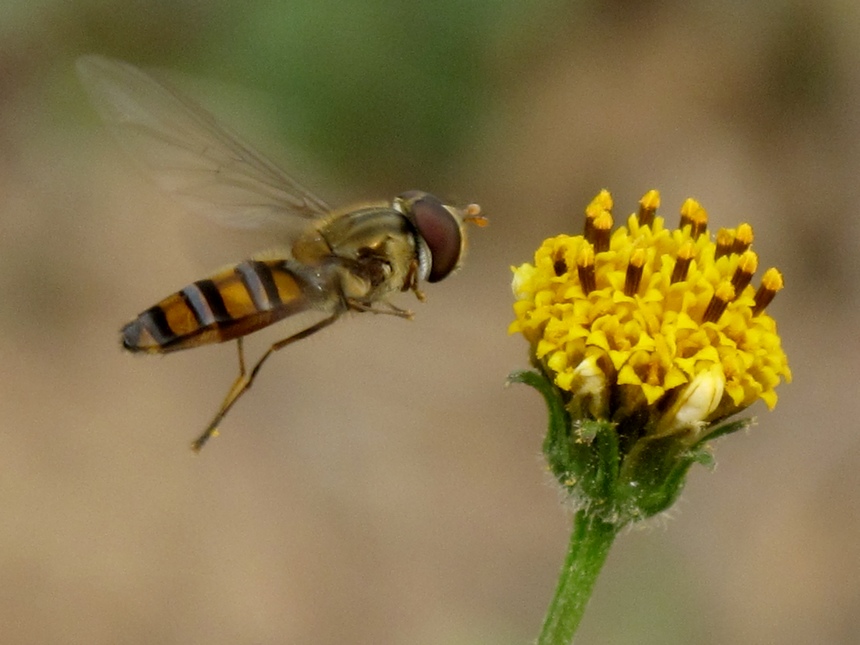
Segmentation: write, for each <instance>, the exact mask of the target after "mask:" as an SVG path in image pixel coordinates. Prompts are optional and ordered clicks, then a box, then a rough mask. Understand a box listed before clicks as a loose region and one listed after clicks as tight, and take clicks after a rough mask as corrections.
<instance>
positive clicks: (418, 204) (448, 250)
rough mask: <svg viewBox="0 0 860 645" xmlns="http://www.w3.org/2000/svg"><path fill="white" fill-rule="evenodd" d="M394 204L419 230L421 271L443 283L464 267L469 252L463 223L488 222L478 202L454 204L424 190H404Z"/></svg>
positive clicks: (435, 280) (430, 279)
mask: <svg viewBox="0 0 860 645" xmlns="http://www.w3.org/2000/svg"><path fill="white" fill-rule="evenodd" d="M394 203H395V207H396V208H397V209H398V210H400V212H402V213H403V215H404V216H405V217H406V218H407V219H408V220H409V221H410V222H412V224H413V226H415V229H416V231H417V233H418V238H419V240H418V241H419V245H418V247H419V248H418V264H419V273H420V277H421V279H422V280H427V282H439V281H440V280H442V279H443V278H445V277H447V276H448V275H449V274H451V273H452V272H453V271H456V270H457V269H458V268H460V264H461V263H462V261H463V257H464V256H465V254H466V232H465V230H464V228H463V222H471V223H474V224H477V225H478V226H486V224H487V219H486V218H485V217H484V216H483V215H481V207H480V206H478V205H477V204H469V205H468V206H466V207H464V208H459V207H457V206H450V205H448V204H443V203H442V202H441V201H440V200H439V198H438V197H434V196H433V195H431V194H430V193H425V192H423V191H420V190H410V191H407V192H405V193H401V194H400V195H398V196H397V198H396V199H395V200H394ZM422 243H423V244H422Z"/></svg>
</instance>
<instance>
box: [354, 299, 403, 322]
mask: <svg viewBox="0 0 860 645" xmlns="http://www.w3.org/2000/svg"><path fill="white" fill-rule="evenodd" d="M380 302H381V304H382V305H384V306H385V307H386V308H385V309H382V308H377V307H374V306H373V305H368V304H365V303H363V302H359V301H358V300H351V299H350V300H347V304H348V305H349V308H350V309H352V310H353V311H363V312H370V313H372V314H386V315H388V316H397V317H398V318H406V320H412V319H413V318H414V317H415V314H414V313H413V312H411V311H409V310H408V309H401V308H400V307H398V306H396V305H393V304H391V303H390V302H388V301H387V300H382V301H380Z"/></svg>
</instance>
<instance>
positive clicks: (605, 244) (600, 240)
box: [586, 211, 613, 253]
mask: <svg viewBox="0 0 860 645" xmlns="http://www.w3.org/2000/svg"><path fill="white" fill-rule="evenodd" d="M593 224H594V228H593V230H592V238H593V239H590V240H588V241H589V242H591V243H592V244H593V245H594V252H595V253H603V252H604V251H608V250H609V237H610V236H611V234H612V224H613V221H612V214H611V213H610V212H609V211H603V212H602V213H600V215H598V216H597V217H595V218H594V222H593ZM586 239H588V238H586Z"/></svg>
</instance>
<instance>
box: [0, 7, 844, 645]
mask: <svg viewBox="0 0 860 645" xmlns="http://www.w3.org/2000/svg"><path fill="white" fill-rule="evenodd" d="M83 53H100V54H104V55H109V56H114V57H119V58H122V59H125V60H128V61H131V62H134V63H135V64H137V65H140V66H144V67H146V66H155V67H164V68H169V69H172V70H176V71H178V72H181V73H182V74H185V75H188V78H189V80H188V81H187V82H185V81H180V84H182V86H183V88H184V89H187V90H188V92H189V94H191V95H192V96H196V97H197V98H198V99H200V100H202V101H203V102H205V103H206V104H207V106H209V107H210V108H211V109H212V111H214V112H216V113H217V114H219V115H220V116H221V117H222V118H223V119H224V120H225V121H227V122H228V123H230V124H231V125H232V126H233V128H234V129H236V130H239V131H241V132H243V133H246V134H247V138H248V139H250V140H251V141H253V142H255V143H257V144H259V146H260V147H261V148H262V149H263V150H264V151H265V152H267V153H269V154H270V155H271V156H273V157H274V158H275V159H278V160H281V161H283V162H284V163H285V164H286V165H288V166H289V167H290V168H293V169H295V170H296V171H298V174H299V176H300V177H301V178H302V179H303V180H304V181H305V182H306V183H307V184H309V185H310V186H312V187H313V188H314V189H316V190H317V191H318V192H319V193H320V194H321V195H323V196H324V197H326V198H329V199H331V201H333V202H338V203H340V202H341V201H342V202H349V201H350V200H363V199H368V198H371V199H377V198H388V197H389V196H391V195H393V194H396V193H397V192H401V191H403V190H407V189H413V188H420V189H424V190H428V191H431V192H433V193H436V194H439V195H443V196H445V197H448V198H451V199H454V200H459V201H460V202H462V203H465V202H468V201H477V202H479V203H481V204H482V206H483V207H484V210H485V212H486V213H487V214H488V215H489V216H490V217H491V226H490V227H489V228H487V229H483V230H477V229H475V230H473V231H472V236H471V251H470V255H469V257H468V259H467V264H466V266H465V267H464V269H463V270H462V272H460V273H459V274H458V275H456V276H454V277H452V278H451V279H449V280H447V281H445V282H443V283H441V284H439V285H431V286H430V288H428V289H427V295H428V302H427V303H426V304H424V305H421V304H419V303H417V302H414V300H410V297H409V296H404V297H403V298H402V299H401V300H400V301H398V302H399V304H401V306H408V307H410V308H414V309H416V310H417V313H418V315H417V316H416V319H415V321H414V322H412V323H405V322H404V321H402V320H398V319H394V318H393V317H392V318H389V317H381V318H380V317H373V316H355V317H354V318H353V319H350V320H346V321H344V322H341V323H339V324H338V325H337V326H336V327H335V328H332V329H329V330H326V331H325V332H323V333H320V334H319V335H317V336H315V337H313V338H312V339H309V340H307V341H303V342H302V343H300V344H298V345H296V346H294V347H291V348H289V349H288V350H286V351H284V352H283V353H282V354H281V355H278V356H276V357H275V358H273V360H272V361H271V362H270V363H269V364H268V365H267V366H266V369H265V370H264V371H263V373H262V376H261V378H260V380H259V381H258V382H257V384H256V385H255V387H254V389H253V391H252V392H251V393H249V394H248V395H247V396H246V397H245V398H244V399H243V400H242V401H241V402H240V404H239V405H238V406H237V407H236V408H235V409H234V411H233V412H232V413H231V414H230V416H229V417H228V418H227V420H226V422H225V423H224V424H223V425H222V436H221V437H219V438H218V439H216V440H214V441H213V442H212V443H211V444H210V445H209V446H208V447H207V448H206V449H205V450H204V452H203V454H201V455H199V456H195V455H193V454H192V453H191V451H190V450H189V449H188V444H189V442H190V440H191V439H192V438H193V437H195V436H196V435H197V433H199V432H200V431H201V430H202V429H203V427H204V426H205V425H206V423H207V422H208V420H209V419H210V417H211V415H212V414H213V412H214V411H215V409H216V407H217V405H218V403H219V402H220V401H221V399H222V397H223V395H224V393H225V392H226V390H227V388H228V386H229V385H230V383H231V382H232V380H233V378H234V375H235V370H236V357H235V350H234V348H233V347H232V346H213V347H206V348H201V349H198V350H195V351H193V352H187V353H180V354H176V355H172V356H169V357H166V358H152V357H143V358H141V357H134V356H131V355H128V354H126V353H123V352H121V350H120V348H119V343H118V329H119V328H120V326H121V325H122V324H123V323H125V322H127V321H128V320H130V319H131V318H133V317H134V316H135V315H136V314H137V313H138V312H139V311H141V310H143V309H145V308H147V307H149V306H150V305H151V304H153V303H155V302H156V301H158V300H159V299H160V298H162V297H163V296H165V295H167V294H169V293H171V292H172V291H174V290H176V289H179V288H181V287H182V286H184V285H185V284H187V283H189V282H192V281H193V280H196V279H199V278H202V277H205V276H206V275H208V274H209V273H211V272H212V271H213V270H214V269H216V268H218V267H220V266H223V265H225V264H228V263H230V262H234V261H238V260H240V259H242V257H244V256H245V255H246V254H247V252H248V251H249V250H251V249H248V248H246V245H247V243H248V240H246V239H244V238H242V237H241V236H239V235H238V234H237V233H235V232H233V231H229V230H225V229H222V228H218V227H216V226H213V225H212V224H211V223H210V222H208V221H205V220H204V219H200V218H197V217H194V216H191V215H187V214H185V213H184V212H183V210H182V209H181V207H179V206H178V205H177V204H176V203H175V202H173V201H172V200H171V199H170V198H169V197H168V196H165V195H164V194H162V193H159V192H158V191H157V190H156V189H155V188H154V187H153V185H152V184H151V183H150V182H149V181H148V180H147V178H146V177H145V176H143V175H142V174H141V173H140V172H139V171H138V170H137V169H136V167H135V166H134V164H133V163H130V162H129V161H128V160H127V159H126V157H124V156H123V154H122V152H121V151H120V150H119V148H118V147H117V145H116V144H115V143H114V142H113V140H111V139H110V137H109V135H108V134H107V133H106V131H105V130H104V128H103V127H102V126H101V124H100V123H99V122H98V120H97V118H96V116H95V111H94V110H93V108H92V106H91V105H90V104H89V102H88V100H87V98H86V96H85V95H84V92H83V90H82V88H81V87H80V85H79V83H78V82H77V79H76V77H75V74H74V61H75V58H76V57H77V56H79V55H80V54H83ZM858 115H860V5H857V4H856V3H850V2H837V1H834V0H831V1H827V0H825V1H823V2H811V1H809V0H807V1H806V2H801V1H790V0H785V1H764V2H757V3H747V2H731V1H730V2H722V3H718V6H717V4H716V3H705V2H680V1H671V0H667V1H663V2H657V1H646V2H638V3H629V2H618V1H616V2H598V1H592V2H560V1H558V0H529V1H527V2H524V1H522V0H492V1H490V0H485V1H483V2H480V1H478V2H462V0H434V2H397V1H395V0H375V1H372V2H368V1H367V0H338V1H337V2H332V1H330V0H294V1H292V2H274V1H268V2H267V1H258V2H242V3H240V2H235V1H228V0H215V1H212V2H206V3H202V2H193V1H190V0H180V1H179V2H170V3H168V2H156V3H153V2H147V1H145V0H132V1H129V0H123V1H122V2H120V1H117V0H77V1H76V2H61V1H59V0H37V1H35V2H33V1H30V0H27V1H26V2H25V1H24V0H5V1H4V2H3V3H2V5H0V301H2V304H3V306H2V308H0V338H2V340H0V379H2V387H0V393H2V394H0V509H2V514H3V521H2V523H0V579H2V583H3V584H2V587H0V634H2V641H3V643H9V644H13V643H14V644H17V643H131V644H134V643H141V644H144V643H147V644H148V643H183V644H188V643H207V644H220V643H224V644H228V643H229V644H243V643H248V644H251V643H254V644H269V643H271V644H277V643H314V644H317V643H319V644H333V643H355V644H371V643H372V644H379V645H389V644H392V645H394V644H401V643H420V644H432V645H436V644H439V645H449V644H451V645H461V644H463V645H466V644H468V645H473V644H474V645H483V644H490V643H492V644H494V645H500V644H514V643H528V642H531V641H532V640H533V639H534V638H535V637H536V635H537V633H538V630H539V627H540V624H541V622H542V619H543V613H544V610H545V609H546V607H547V605H548V602H549V598H550V597H551V594H552V592H553V589H554V585H555V582H556V576H557V573H558V569H559V567H560V566H561V562H562V558H563V555H564V551H565V548H566V543H567V538H568V532H569V522H570V516H569V513H567V512H566V511H564V510H563V509H562V508H561V507H560V505H559V496H558V494H557V493H556V491H555V489H554V487H553V486H552V485H551V483H550V478H549V476H548V475H547V473H546V472H545V469H544V465H543V462H542V459H541V457H540V445H541V440H542V436H543V432H544V422H545V413H544V410H543V405H542V402H541V401H540V399H539V397H538V396H537V394H536V393H534V392H533V391H531V390H527V389H526V388H525V387H511V388H507V389H506V388H505V387H504V382H505V377H506V376H507V374H508V373H509V372H510V371H511V370H513V369H517V368H522V367H525V366H526V363H527V358H526V347H525V342H524V341H523V340H522V339H521V338H519V337H509V336H507V334H506V329H507V326H508V324H509V322H510V319H511V315H512V314H511V296H510V287H509V283H510V269H509V266H510V265H511V264H519V263H522V262H524V261H528V260H529V259H530V258H531V257H532V254H533V252H534V249H535V248H537V246H538V244H539V243H540V241H541V240H542V239H543V238H544V237H546V236H548V235H552V234H556V233H559V232H571V233H578V232H579V231H580V230H581V226H582V218H583V216H582V213H583V209H584V207H585V205H586V204H587V203H588V201H589V200H590V199H591V198H592V197H593V196H594V195H595V194H596V193H597V191H598V190H599V189H601V188H604V187H605V188H609V189H610V190H611V191H612V193H613V195H614V197H615V203H616V213H617V214H619V215H624V214H626V213H628V212H631V211H633V210H634V209H635V207H636V203H637V201H638V199H639V197H640V196H641V195H642V194H643V193H644V192H645V191H646V190H647V189H650V188H658V189H660V190H661V192H662V197H663V208H662V211H661V212H662V213H663V214H664V215H666V216H667V218H668V219H669V221H670V222H674V221H675V213H677V210H678V208H679V207H680V204H681V203H682V201H683V200H684V198H686V197H687V196H693V197H696V198H697V199H699V200H700V201H701V202H702V203H703V205H704V206H705V207H706V208H707V209H708V211H709V212H710V215H711V226H712V228H713V229H716V228H719V227H721V226H726V227H733V226H735V225H736V224H737V223H739V222H741V221H747V222H750V223H751V224H752V225H753V227H754V228H755V231H756V241H755V245H754V248H755V249H756V250H757V251H758V252H759V254H760V257H761V261H762V263H763V268H766V267H768V266H778V267H779V268H780V269H781V270H782V271H783V273H784V274H785V277H786V282H787V288H786V289H785V291H783V292H782V293H780V294H779V296H778V297H777V299H776V301H775V302H774V304H773V305H772V306H771V307H770V308H769V311H770V313H771V314H772V315H773V316H774V317H775V318H776V319H777V321H778V323H779V326H780V330H781V333H782V337H783V342H784V346H785V349H786V351H787V353H788V355H789V359H790V364H791V366H792V369H793V371H794V375H795V380H794V382H793V383H792V384H790V385H787V386H786V385H783V386H782V387H780V388H779V390H778V392H779V394H780V403H779V405H778V406H777V408H776V410H775V411H774V412H772V413H767V411H766V409H765V408H764V406H763V405H761V404H758V405H757V406H756V407H755V408H754V409H753V410H752V412H753V413H754V414H757V415H758V417H759V418H758V425H757V426H756V427H754V428H753V429H752V431H750V432H749V433H748V434H746V435H743V436H735V437H732V438H731V439H729V440H726V441H725V442H722V443H718V445H717V450H716V455H717V461H718V467H717V468H716V469H715V471H714V472H709V471H707V470H706V469H704V468H696V469H694V470H693V471H692V472H691V474H690V478H689V484H688V486H687V488H686V491H685V493H684V495H683V498H682V500H681V501H680V503H679V504H678V505H677V506H676V507H675V509H674V510H673V511H672V512H671V514H670V517H669V518H668V519H666V518H664V519H662V520H660V521H656V522H651V523H650V524H649V526H648V527H645V528H644V529H637V530H633V531H629V532H626V533H624V534H623V535H622V536H621V537H620V538H619V539H618V541H617V544H616V546H615V548H614V550H613V551H612V553H611V555H610V557H609V561H608V563H607V566H606V570H605V572H604V575H603V576H602V578H601V579H600V581H599V583H598V586H597V589H596V592H595V595H594V597H593V600H592V602H591V605H590V607H589V611H588V612H587V613H586V617H585V620H584V623H583V625H582V628H581V630H580V634H579V639H578V641H577V642H580V643H610V644H616V643H622V644H627V643H631V644H650V643H655V644H656V643H660V644H667V643H670V644H675V643H677V644H682V643H684V644H685V643H702V644H718V643H719V644H723V643H744V644H745V643H756V644H758V643H781V644H785V643H789V644H790V643H811V642H816V643H856V642H860V612H858V609H860V585H858V576H857V574H858V571H860V502H858V497H860V470H858V468H857V466H856V464H855V463H854V460H855V459H857V458H858V456H860V434H858V422H857V419H858V418H860V397H858V396H857V394H858V377H860V334H858V322H860V317H858V305H860V289H858V285H860V262H858V259H857V258H858V252H860V223H858V222H859V221H860V220H858V217H857V215H856V213H857V211H858V209H860V180H858V177H860V116H858ZM269 243H271V240H270V241H269ZM270 331H271V330H268V331H267V332H263V333H261V334H259V335H257V336H254V337H252V338H251V339H250V340H249V342H248V343H246V348H247V350H248V352H249V355H257V354H258V353H259V352H261V351H263V349H264V348H265V347H267V343H269V342H271V341H272V340H274V339H276V338H277V330H275V331H271V333H269V332H270Z"/></svg>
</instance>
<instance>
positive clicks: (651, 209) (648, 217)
mask: <svg viewBox="0 0 860 645" xmlns="http://www.w3.org/2000/svg"><path fill="white" fill-rule="evenodd" d="M658 208H660V193H659V192H657V191H656V190H653V189H652V190H649V191H648V192H647V193H645V194H644V195H643V196H642V199H640V200H639V213H638V215H637V218H638V219H639V226H651V224H653V223H654V216H655V215H656V214H657V209H658Z"/></svg>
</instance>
